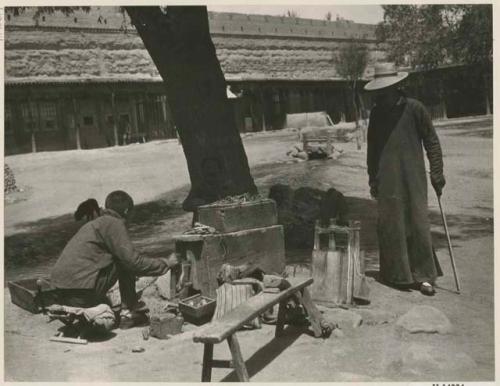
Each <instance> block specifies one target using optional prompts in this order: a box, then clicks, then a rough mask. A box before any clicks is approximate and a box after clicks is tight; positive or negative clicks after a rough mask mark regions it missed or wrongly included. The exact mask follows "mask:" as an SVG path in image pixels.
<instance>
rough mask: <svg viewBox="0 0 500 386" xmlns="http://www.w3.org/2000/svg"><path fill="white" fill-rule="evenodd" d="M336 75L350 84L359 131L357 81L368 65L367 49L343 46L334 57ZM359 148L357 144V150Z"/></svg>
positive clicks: (357, 45)
mask: <svg viewBox="0 0 500 386" xmlns="http://www.w3.org/2000/svg"><path fill="white" fill-rule="evenodd" d="M334 63H335V69H336V71H337V73H338V74H339V75H340V76H341V77H342V78H344V79H346V80H347V81H349V83H350V88H351V94H352V107H353V111H354V120H355V122H356V128H357V129H359V127H360V126H359V118H358V117H359V105H358V100H360V99H359V95H358V87H357V84H358V81H359V80H360V79H361V78H362V76H363V74H364V72H365V69H366V66H367V64H368V48H367V47H366V45H364V44H359V43H356V42H351V43H348V44H346V45H345V46H343V47H342V48H341V49H340V51H339V53H338V54H337V55H336V56H335V57H334ZM359 147H360V145H359V142H358V148H359Z"/></svg>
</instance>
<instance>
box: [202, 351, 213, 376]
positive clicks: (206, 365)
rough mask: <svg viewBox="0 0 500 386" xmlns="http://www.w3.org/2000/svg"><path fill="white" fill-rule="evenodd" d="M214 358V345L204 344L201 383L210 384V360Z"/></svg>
mask: <svg viewBox="0 0 500 386" xmlns="http://www.w3.org/2000/svg"><path fill="white" fill-rule="evenodd" d="M213 356H214V345H213V344H212V343H205V344H204V345H203V367H202V370H201V381H202V382H210V381H211V380H212V359H213Z"/></svg>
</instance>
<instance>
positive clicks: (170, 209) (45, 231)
mask: <svg viewBox="0 0 500 386" xmlns="http://www.w3.org/2000/svg"><path fill="white" fill-rule="evenodd" d="M188 190H189V186H185V187H182V188H180V189H176V190H174V191H171V192H168V193H166V194H164V195H162V196H161V197H159V198H158V199H157V200H155V201H151V202H147V203H144V204H139V205H137V206H136V207H135V209H134V216H133V218H132V221H131V222H130V227H129V229H130V235H131V239H132V241H133V242H134V243H135V244H136V245H137V246H138V247H139V248H140V250H141V251H142V252H143V253H145V254H146V255H148V256H160V255H163V256H164V255H165V254H168V253H169V252H170V251H172V250H173V248H174V243H173V240H172V234H173V232H176V233H181V232H182V231H183V230H185V229H187V228H188V227H189V225H190V224H191V214H189V213H186V212H184V211H183V210H182V206H181V201H180V200H181V199H183V198H184V197H186V194H187V192H188ZM76 206H77V205H75V209H76ZM83 224H84V222H83V221H81V222H76V221H75V219H74V218H73V215H72V214H67V215H63V216H58V217H51V218H46V219H42V220H39V221H35V222H29V223H22V224H19V226H18V229H21V230H22V231H21V232H20V233H16V234H14V235H11V236H7V237H5V239H4V241H5V250H4V252H5V253H4V256H5V257H4V267H5V277H6V280H13V279H15V278H17V276H18V273H19V272H20V271H22V272H23V273H24V274H27V272H26V269H28V271H29V269H30V268H31V269H32V271H33V274H36V275H43V274H45V273H46V271H47V268H48V267H49V266H50V264H51V263H52V262H54V261H55V260H56V259H57V257H58V256H59V254H60V253H61V251H62V250H63V248H64V246H65V245H66V243H67V242H68V241H69V240H70V239H71V237H73V235H74V234H75V233H76V232H77V231H78V229H79V228H80V227H81V226H82V225H83Z"/></svg>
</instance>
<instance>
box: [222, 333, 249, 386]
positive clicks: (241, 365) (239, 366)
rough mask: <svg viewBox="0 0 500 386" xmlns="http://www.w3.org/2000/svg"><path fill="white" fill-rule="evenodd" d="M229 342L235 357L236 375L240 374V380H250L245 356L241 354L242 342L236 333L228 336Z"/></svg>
mask: <svg viewBox="0 0 500 386" xmlns="http://www.w3.org/2000/svg"><path fill="white" fill-rule="evenodd" d="M227 343H228V344H229V350H230V351H231V355H232V357H233V366H234V370H235V371H236V375H238V380H239V381H240V382H248V381H249V377H248V372H247V368H246V366H245V361H244V360H243V356H242V355H241V350H240V344H239V343H238V340H237V339H236V334H233V335H230V336H229V337H228V338H227Z"/></svg>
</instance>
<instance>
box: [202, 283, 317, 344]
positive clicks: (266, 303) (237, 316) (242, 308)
mask: <svg viewBox="0 0 500 386" xmlns="http://www.w3.org/2000/svg"><path fill="white" fill-rule="evenodd" d="M288 281H289V282H290V284H291V286H290V287H289V288H287V289H285V290H283V291H281V292H278V293H266V292H260V293H259V294H257V295H255V296H253V297H251V298H250V299H248V300H247V301H246V302H245V303H242V304H240V305H239V306H237V307H235V308H234V309H232V310H231V312H229V313H227V314H225V315H224V316H223V317H222V318H220V319H217V320H214V321H213V322H211V323H209V324H208V325H206V326H204V327H201V328H200V329H199V330H198V331H197V332H196V333H195V335H194V337H193V341H194V342H200V343H212V344H217V343H220V342H222V341H223V340H225V339H227V337H228V336H230V335H232V334H234V333H235V332H236V331H238V330H239V329H240V328H241V327H242V326H243V325H244V324H245V323H247V322H248V321H250V320H252V319H254V318H256V317H257V316H258V315H260V314H262V313H263V312H264V311H266V310H268V309H269V308H270V307H272V306H274V305H276V304H278V303H280V302H281V301H282V300H285V299H287V298H289V297H290V296H291V295H293V294H294V293H296V292H297V291H300V290H302V289H303V288H305V287H307V286H309V285H310V284H312V282H313V279H312V278H308V279H306V280H297V279H292V278H291V279H288Z"/></svg>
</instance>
